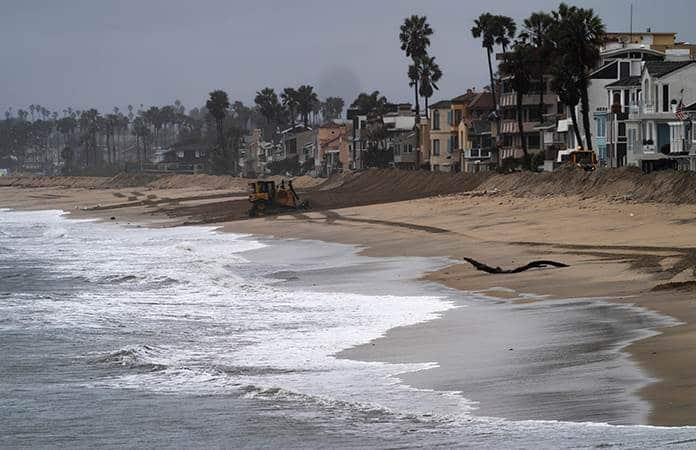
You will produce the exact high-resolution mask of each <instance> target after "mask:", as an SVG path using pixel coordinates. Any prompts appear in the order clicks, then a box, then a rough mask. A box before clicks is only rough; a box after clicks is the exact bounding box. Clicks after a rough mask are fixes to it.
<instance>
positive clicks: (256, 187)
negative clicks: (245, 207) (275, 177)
mask: <svg viewBox="0 0 696 450" xmlns="http://www.w3.org/2000/svg"><path fill="white" fill-rule="evenodd" d="M275 195H276V187H275V182H273V181H254V182H253V183H249V201H250V202H252V203H255V202H257V201H270V200H272V199H273V198H274V197H275Z"/></svg>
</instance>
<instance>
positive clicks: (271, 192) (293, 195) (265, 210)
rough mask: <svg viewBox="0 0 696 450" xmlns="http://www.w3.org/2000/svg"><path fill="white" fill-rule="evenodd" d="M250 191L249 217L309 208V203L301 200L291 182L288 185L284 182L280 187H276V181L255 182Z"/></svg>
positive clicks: (250, 185)
mask: <svg viewBox="0 0 696 450" xmlns="http://www.w3.org/2000/svg"><path fill="white" fill-rule="evenodd" d="M249 191H250V192H249V203H251V207H250V208H249V217H258V216H262V215H264V214H274V213H278V212H281V211H287V210H301V209H307V208H309V202H307V201H306V200H305V201H301V200H300V197H299V196H298V195H297V192H295V189H294V188H293V187H292V181H291V180H288V182H287V185H286V183H285V180H282V181H281V182H280V186H276V183H275V181H265V180H258V181H254V182H252V183H249Z"/></svg>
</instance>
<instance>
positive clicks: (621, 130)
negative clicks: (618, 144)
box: [619, 122, 626, 138]
mask: <svg viewBox="0 0 696 450" xmlns="http://www.w3.org/2000/svg"><path fill="white" fill-rule="evenodd" d="M619 137H620V138H622V137H626V122H619Z"/></svg>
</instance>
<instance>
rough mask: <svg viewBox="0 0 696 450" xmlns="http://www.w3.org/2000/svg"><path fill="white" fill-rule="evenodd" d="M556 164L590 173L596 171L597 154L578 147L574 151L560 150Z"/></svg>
mask: <svg viewBox="0 0 696 450" xmlns="http://www.w3.org/2000/svg"><path fill="white" fill-rule="evenodd" d="M558 162H559V163H561V164H568V165H572V166H576V167H579V168H581V169H584V170H585V171H587V172H592V171H594V170H596V169H597V154H596V153H595V152H594V151H592V150H585V149H583V148H582V147H578V148H576V149H574V150H561V151H559V152H558Z"/></svg>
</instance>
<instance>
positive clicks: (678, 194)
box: [0, 168, 696, 208]
mask: <svg viewBox="0 0 696 450" xmlns="http://www.w3.org/2000/svg"><path fill="white" fill-rule="evenodd" d="M271 179H273V180H275V181H276V182H280V180H281V179H282V177H272V178H271ZM249 181H251V180H249V179H246V178H236V177H231V176H213V175H203V174H199V175H152V174H132V173H128V174H126V173H123V174H119V175H116V176H114V177H41V176H17V177H0V186H18V187H27V188H39V187H64V188H81V189H120V188H133V187H141V188H143V189H194V190H226V191H232V192H246V191H247V189H248V187H247V185H248V183H249ZM293 184H294V186H295V188H296V189H297V190H298V191H303V192H304V194H303V197H305V198H308V199H309V200H310V201H311V202H312V204H313V205H315V207H317V208H341V207H348V206H358V205H366V204H373V203H386V202H395V201H401V200H410V199H416V198H422V197H429V196H434V195H447V194H456V193H460V192H466V191H494V190H498V191H500V192H503V193H507V194H512V195H519V196H547V195H580V196H583V197H601V198H611V199H617V200H629V201H637V202H658V203H696V173H694V172H675V171H662V172H653V173H651V174H647V175H646V174H643V173H642V172H641V171H640V170H638V169H637V168H621V169H600V170H597V171H595V172H585V171H583V170H580V169H574V168H567V169H562V170H559V171H556V172H542V173H533V172H518V173H512V174H496V173H479V174H464V173H456V174H449V173H433V172H425V171H402V170H395V169H371V170H364V171H360V172H344V173H340V174H336V175H333V176H331V177H330V178H329V179H322V178H313V177H309V176H302V177H297V178H295V179H294V180H293Z"/></svg>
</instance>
